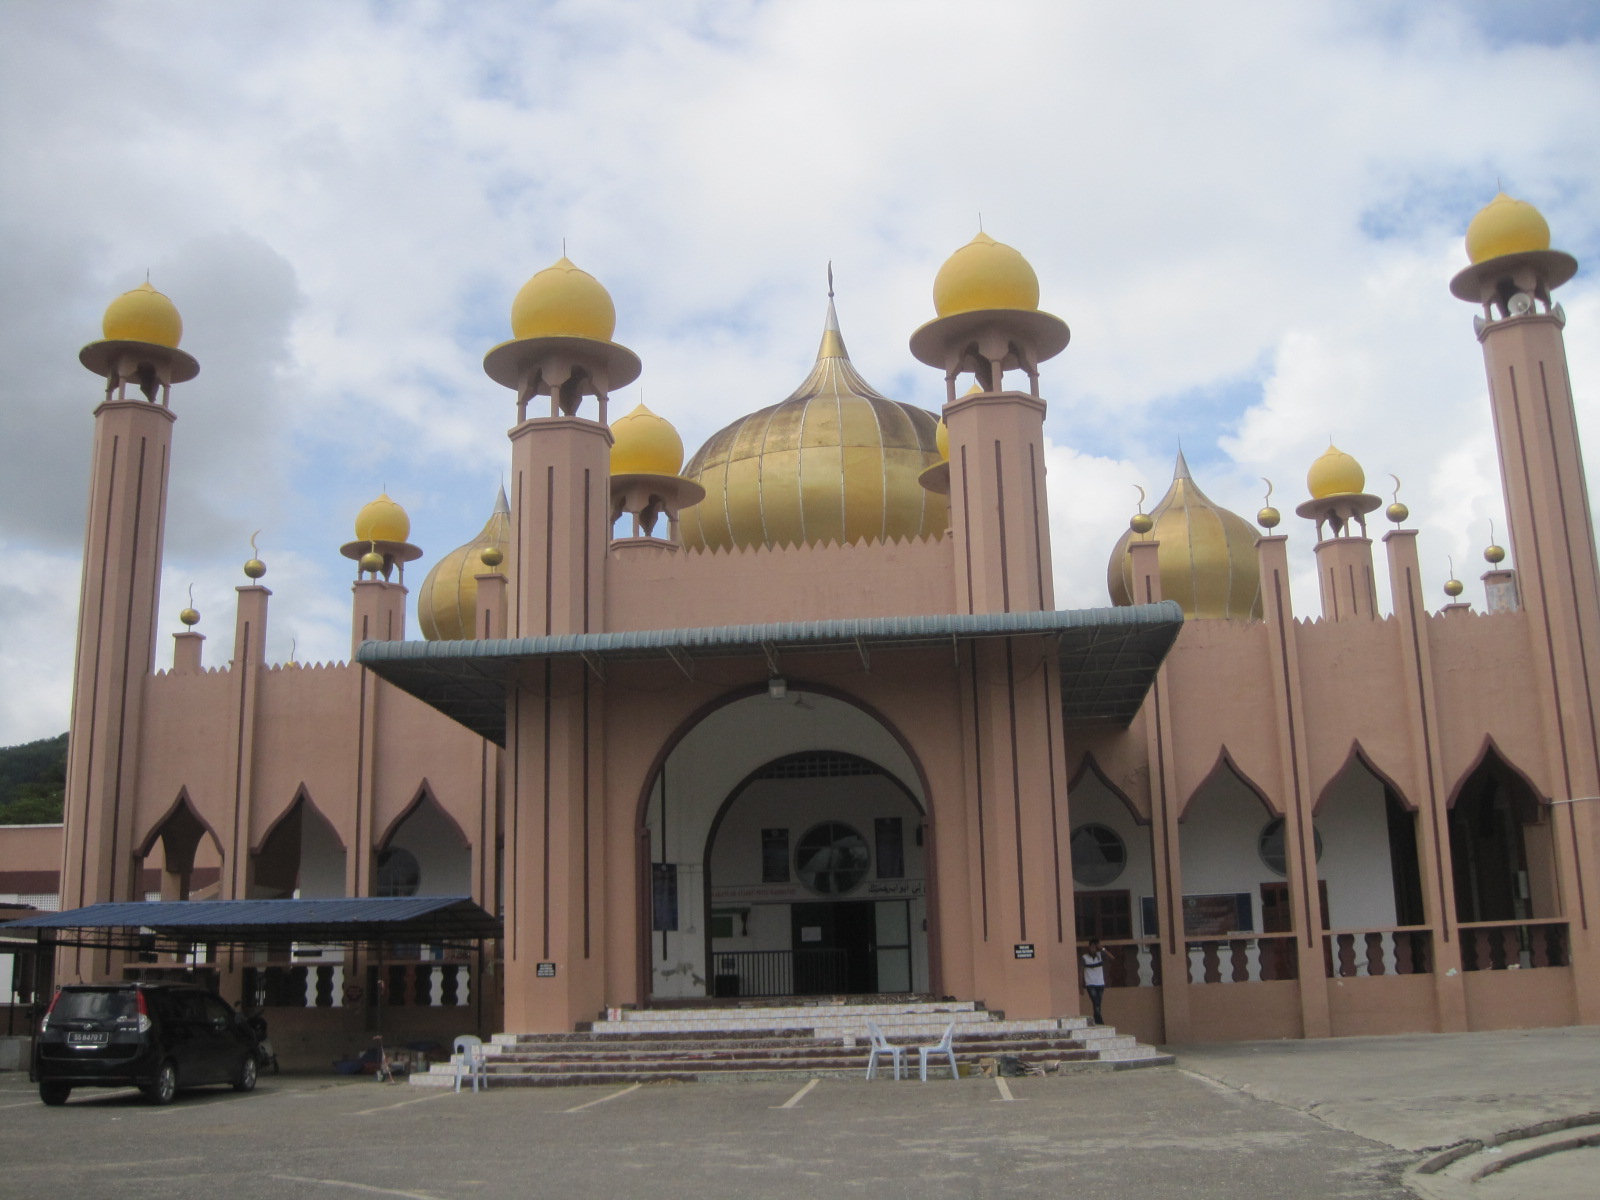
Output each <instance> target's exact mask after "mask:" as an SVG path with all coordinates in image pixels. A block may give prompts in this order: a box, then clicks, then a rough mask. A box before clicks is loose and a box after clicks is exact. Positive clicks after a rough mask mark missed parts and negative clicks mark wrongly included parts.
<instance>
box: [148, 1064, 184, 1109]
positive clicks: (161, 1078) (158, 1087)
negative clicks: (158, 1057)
mask: <svg viewBox="0 0 1600 1200" xmlns="http://www.w3.org/2000/svg"><path fill="white" fill-rule="evenodd" d="M177 1094H178V1068H177V1065H176V1064H175V1063H174V1062H173V1061H172V1060H171V1059H168V1060H167V1061H166V1062H164V1063H162V1064H161V1069H160V1070H158V1071H157V1072H156V1081H155V1083H153V1084H152V1085H151V1086H150V1090H149V1091H148V1092H146V1093H145V1095H147V1096H149V1097H150V1103H151V1104H171V1103H172V1101H173V1099H174V1098H175V1097H176V1096H177Z"/></svg>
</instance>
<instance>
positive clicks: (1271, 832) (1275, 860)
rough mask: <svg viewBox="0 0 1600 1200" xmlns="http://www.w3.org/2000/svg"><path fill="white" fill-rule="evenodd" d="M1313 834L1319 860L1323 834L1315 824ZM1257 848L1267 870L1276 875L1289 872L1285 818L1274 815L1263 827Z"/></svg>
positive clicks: (1320, 858) (1284, 874)
mask: <svg viewBox="0 0 1600 1200" xmlns="http://www.w3.org/2000/svg"><path fill="white" fill-rule="evenodd" d="M1311 834H1312V837H1313V839H1314V841H1315V842H1316V847H1317V861H1318V862H1321V861H1322V834H1321V833H1320V832H1319V831H1318V830H1317V827H1316V826H1315V825H1313V826H1312V827H1311ZM1256 849H1257V851H1258V852H1259V853H1260V854H1261V861H1262V862H1264V863H1266V865H1267V870H1269V871H1271V872H1272V873H1273V874H1274V875H1283V876H1287V875H1288V874H1289V872H1288V870H1287V869H1286V864H1285V863H1284V861H1283V818H1282V817H1274V818H1273V819H1272V820H1270V821H1268V822H1267V823H1266V825H1264V826H1263V827H1262V829H1261V837H1260V839H1259V840H1258V841H1257V842H1256Z"/></svg>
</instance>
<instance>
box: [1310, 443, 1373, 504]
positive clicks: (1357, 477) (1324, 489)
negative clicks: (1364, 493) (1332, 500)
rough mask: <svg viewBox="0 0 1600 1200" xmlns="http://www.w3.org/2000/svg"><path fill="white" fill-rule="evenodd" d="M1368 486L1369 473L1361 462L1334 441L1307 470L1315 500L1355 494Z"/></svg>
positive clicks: (1312, 496) (1312, 495)
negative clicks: (1363, 468)
mask: <svg viewBox="0 0 1600 1200" xmlns="http://www.w3.org/2000/svg"><path fill="white" fill-rule="evenodd" d="M1366 486H1367V473H1366V472H1365V471H1363V470H1362V469H1361V464H1360V463H1358V462H1357V461H1356V460H1355V459H1354V458H1352V457H1351V456H1350V455H1348V454H1346V453H1345V452H1344V451H1343V450H1341V449H1339V448H1338V447H1337V446H1335V445H1334V444H1333V443H1332V442H1329V443H1328V448H1327V449H1326V450H1324V451H1323V452H1322V455H1321V457H1319V458H1318V459H1317V461H1316V462H1314V463H1312V464H1311V469H1310V470H1309V471H1307V472H1306V488H1307V489H1308V490H1309V491H1310V492H1311V498H1312V499H1313V500H1321V499H1323V498H1324V497H1327V496H1349V495H1354V494H1356V493H1358V492H1360V491H1361V490H1362V489H1363V488H1365V487H1366Z"/></svg>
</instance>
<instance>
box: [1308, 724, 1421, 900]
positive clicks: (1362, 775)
mask: <svg viewBox="0 0 1600 1200" xmlns="http://www.w3.org/2000/svg"><path fill="white" fill-rule="evenodd" d="M1315 812H1316V829H1317V834H1318V835H1319V837H1320V838H1321V839H1322V845H1323V854H1322V858H1321V860H1320V862H1319V863H1318V864H1317V874H1318V877H1319V878H1320V879H1321V881H1322V883H1323V884H1324V886H1325V889H1326V891H1327V908H1328V927H1329V928H1330V929H1381V928H1384V927H1387V926H1390V925H1424V924H1426V923H1427V918H1426V915H1425V914H1424V912H1423V907H1422V871H1421V868H1420V866H1419V864H1418V859H1417V813H1416V808H1415V807H1414V806H1413V805H1411V804H1409V803H1407V802H1406V799H1405V797H1404V796H1403V795H1402V794H1401V793H1400V789H1399V788H1398V787H1396V786H1395V784H1394V781H1393V780H1391V779H1390V778H1389V777H1388V776H1387V775H1385V774H1384V773H1383V772H1381V771H1379V770H1378V769H1377V768H1376V767H1375V766H1373V764H1372V761H1371V760H1370V759H1369V758H1368V757H1367V754H1366V751H1365V750H1363V749H1362V748H1361V744H1360V743H1359V742H1357V743H1356V744H1355V745H1353V746H1352V747H1351V748H1350V756H1349V758H1347V759H1346V760H1345V764H1344V766H1343V767H1341V768H1340V769H1339V773H1338V774H1337V775H1335V776H1334V777H1333V778H1332V779H1331V780H1329V781H1328V786H1327V787H1325V788H1323V790H1322V795H1320V796H1319V797H1317V805H1316V809H1315Z"/></svg>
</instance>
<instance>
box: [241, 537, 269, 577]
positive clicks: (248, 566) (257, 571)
mask: <svg viewBox="0 0 1600 1200" xmlns="http://www.w3.org/2000/svg"><path fill="white" fill-rule="evenodd" d="M260 536H261V530H259V529H258V530H256V531H255V532H254V533H252V534H251V535H250V557H249V559H248V560H247V561H246V562H245V564H244V573H245V575H246V576H248V577H249V578H251V579H260V578H261V577H262V576H263V575H265V574H266V573H267V564H266V563H264V562H262V561H261V551H260V550H258V549H256V539H257V538H258V537H260Z"/></svg>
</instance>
